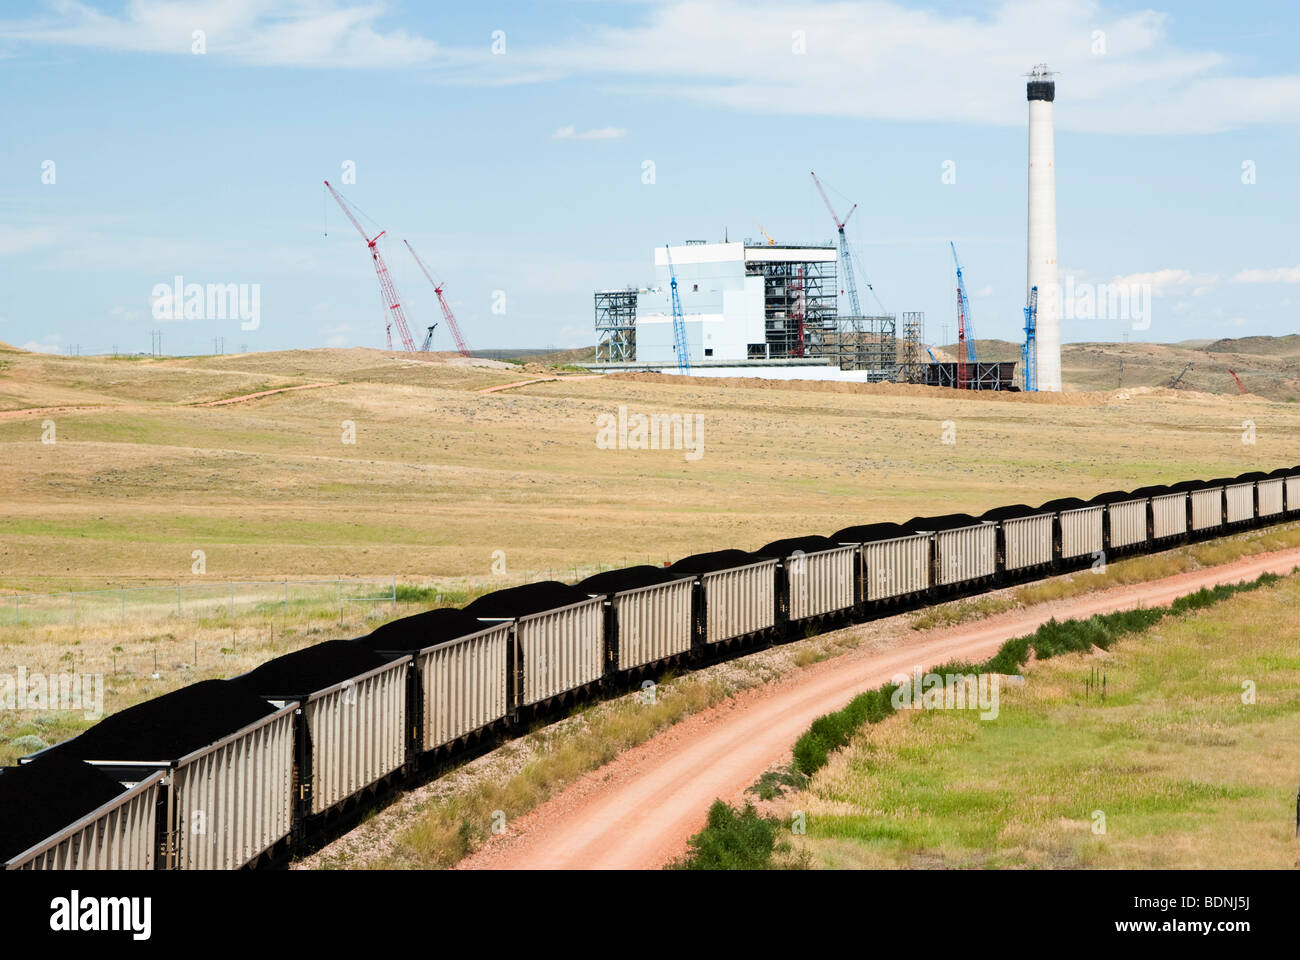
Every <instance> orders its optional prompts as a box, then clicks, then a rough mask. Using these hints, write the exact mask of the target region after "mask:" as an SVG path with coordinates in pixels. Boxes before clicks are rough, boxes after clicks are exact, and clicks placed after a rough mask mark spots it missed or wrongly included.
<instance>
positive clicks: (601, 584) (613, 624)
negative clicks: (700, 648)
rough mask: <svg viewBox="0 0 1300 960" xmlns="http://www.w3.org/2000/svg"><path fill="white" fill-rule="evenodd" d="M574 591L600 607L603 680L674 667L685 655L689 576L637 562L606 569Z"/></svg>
mask: <svg viewBox="0 0 1300 960" xmlns="http://www.w3.org/2000/svg"><path fill="white" fill-rule="evenodd" d="M575 589H577V590H579V591H581V592H582V593H585V594H587V595H588V596H590V597H595V598H597V599H599V600H600V601H601V603H602V604H603V608H604V617H605V675H606V676H612V675H616V674H619V673H628V672H631V671H643V670H644V669H646V668H650V667H657V666H660V665H663V664H667V663H674V662H678V663H679V662H683V661H684V660H685V659H686V658H687V657H688V656H689V655H690V653H691V645H692V642H693V641H694V640H695V639H696V638H695V635H694V632H693V631H692V629H691V624H692V622H693V621H692V615H691V602H692V599H693V598H694V594H695V590H694V578H693V577H681V576H675V575H674V574H672V573H669V572H668V571H667V570H664V569H663V568H661V567H652V566H649V565H648V564H642V565H640V566H635V567H626V568H623V569H619V570H606V571H605V572H604V573H598V574H596V575H594V576H591V577H588V578H587V579H586V580H583V581H582V582H581V583H579V584H577V586H576V587H575Z"/></svg>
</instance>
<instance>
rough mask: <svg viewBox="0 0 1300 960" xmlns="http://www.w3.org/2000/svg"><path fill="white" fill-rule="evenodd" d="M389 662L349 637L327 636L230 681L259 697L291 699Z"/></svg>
mask: <svg viewBox="0 0 1300 960" xmlns="http://www.w3.org/2000/svg"><path fill="white" fill-rule="evenodd" d="M391 662H392V658H391V657H385V656H381V655H380V654H378V653H375V651H373V650H370V649H367V648H366V647H364V646H361V645H359V644H357V643H354V642H353V641H351V640H327V641H325V642H324V643H318V644H316V645H315V646H311V647H304V648H303V649H301V650H296V651H294V652H293V653H286V654H285V655H284V656H282V657H276V658H275V659H274V660H268V661H267V662H266V663H264V664H262V665H261V666H260V667H258V668H257V669H256V670H252V671H250V672H249V673H246V674H244V675H243V676H241V677H235V678H234V679H233V680H231V681H230V682H231V683H236V684H239V685H240V686H241V687H242V688H243V689H245V690H247V691H249V692H250V693H255V694H257V695H258V696H259V697H274V698H275V699H277V700H280V699H292V698H295V697H305V696H307V695H309V694H312V693H315V692H316V691H317V690H324V689H325V688H326V687H332V686H334V685H335V684H336V683H342V682H343V681H345V680H351V679H352V678H353V677H356V676H359V675H360V674H363V673H369V672H370V671H371V670H374V669H376V668H378V667H382V666H383V665H384V664H386V663H391Z"/></svg>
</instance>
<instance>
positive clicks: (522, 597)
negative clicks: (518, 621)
mask: <svg viewBox="0 0 1300 960" xmlns="http://www.w3.org/2000/svg"><path fill="white" fill-rule="evenodd" d="M590 599H591V598H590V597H588V596H587V594H586V593H585V592H583V591H581V590H578V589H577V588H575V587H571V586H569V585H568V584H567V583H560V581H558V580H541V581H539V582H537V583H525V584H524V585H523V586H522V587H507V588H506V589H505V590H497V591H494V592H493V593H487V594H484V595H483V596H481V597H479V598H478V599H477V600H475V601H474V602H473V603H471V604H470V605H469V606H467V607H466V608H465V612H466V613H468V614H470V615H472V616H475V617H484V618H488V619H492V618H495V619H502V620H505V619H511V618H514V617H526V616H529V615H530V614H534V613H542V612H543V611H545V610H556V609H558V608H560V607H567V606H570V605H571V604H575V603H581V602H582V601H584V600H590Z"/></svg>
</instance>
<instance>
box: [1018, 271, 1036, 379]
mask: <svg viewBox="0 0 1300 960" xmlns="http://www.w3.org/2000/svg"><path fill="white" fill-rule="evenodd" d="M1020 369H1021V372H1022V373H1023V374H1024V377H1025V387H1024V389H1025V391H1026V392H1028V393H1033V392H1035V391H1037V390H1038V287H1037V286H1036V285H1035V286H1033V287H1031V288H1030V289H1029V306H1027V307H1025V344H1024V346H1022V347H1021V348H1020Z"/></svg>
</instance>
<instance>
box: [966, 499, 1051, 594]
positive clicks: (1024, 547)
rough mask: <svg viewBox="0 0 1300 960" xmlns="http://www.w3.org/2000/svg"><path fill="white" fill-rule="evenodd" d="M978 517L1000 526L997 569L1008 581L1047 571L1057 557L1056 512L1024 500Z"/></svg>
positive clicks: (996, 549) (997, 538)
mask: <svg viewBox="0 0 1300 960" xmlns="http://www.w3.org/2000/svg"><path fill="white" fill-rule="evenodd" d="M979 519H981V520H983V521H985V522H989V521H991V522H993V523H994V524H996V525H997V533H996V535H995V538H994V549H995V551H996V562H997V571H998V573H1000V574H1002V575H1003V576H1004V577H1005V578H1006V579H1009V580H1020V579H1025V578H1027V577H1028V576H1030V575H1032V574H1034V573H1035V572H1036V571H1040V570H1046V569H1048V568H1049V567H1051V566H1052V563H1053V561H1054V560H1055V559H1056V529H1055V528H1056V514H1055V513H1053V512H1052V511H1050V510H1043V509H1042V508H1041V507H1030V506H1026V505H1025V504H1023V503H1016V504H1012V505H1011V506H1008V507H996V508H994V509H993V510H989V511H986V512H985V513H984V514H983V515H982V516H981V517H980V518H979Z"/></svg>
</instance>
